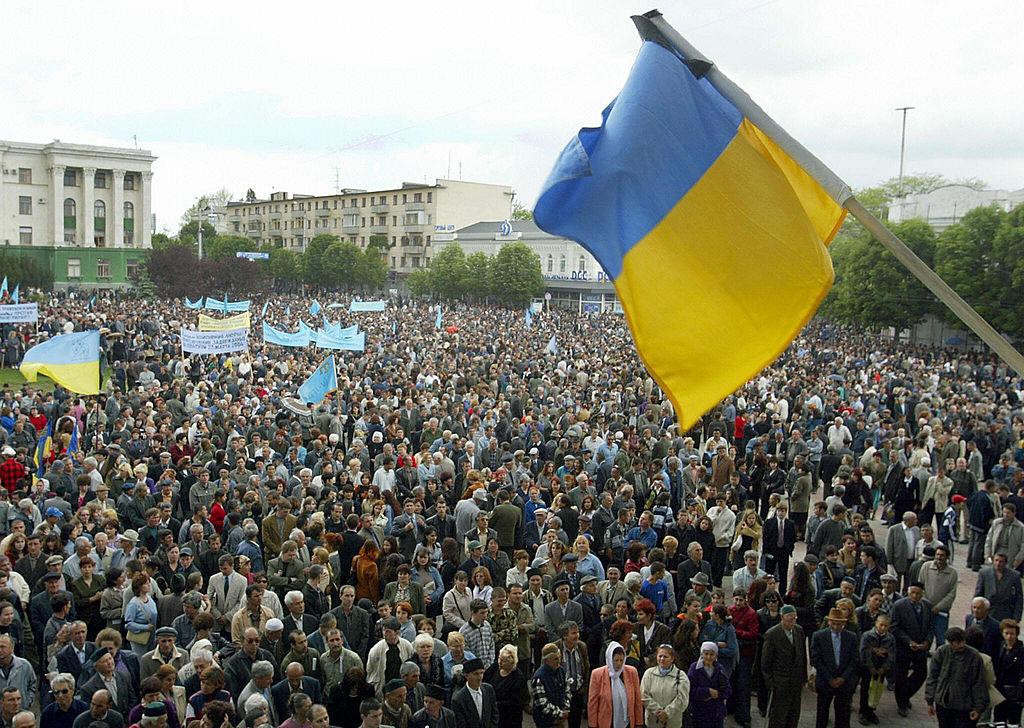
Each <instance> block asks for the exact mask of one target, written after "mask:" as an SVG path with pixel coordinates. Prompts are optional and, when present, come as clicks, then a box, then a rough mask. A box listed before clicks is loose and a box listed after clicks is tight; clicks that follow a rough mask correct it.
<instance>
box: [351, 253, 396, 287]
mask: <svg viewBox="0 0 1024 728" xmlns="http://www.w3.org/2000/svg"><path fill="white" fill-rule="evenodd" d="M387 277H388V264H387V259H386V258H385V257H384V253H382V252H381V250H380V248H379V247H375V246H367V248H366V250H364V251H363V252H362V253H361V254H360V256H359V258H358V259H357V260H356V269H355V276H354V283H355V284H356V285H359V286H362V287H363V288H370V289H374V288H380V287H381V286H383V285H384V281H385V280H386V279H387Z"/></svg>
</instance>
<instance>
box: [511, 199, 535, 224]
mask: <svg viewBox="0 0 1024 728" xmlns="http://www.w3.org/2000/svg"><path fill="white" fill-rule="evenodd" d="M512 219H513V220H532V219H533V210H531V209H530V208H529V207H527V206H526V205H524V204H523V203H522V202H520V201H519V200H515V201H514V202H513V203H512Z"/></svg>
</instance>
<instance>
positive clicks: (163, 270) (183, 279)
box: [146, 243, 209, 298]
mask: <svg viewBox="0 0 1024 728" xmlns="http://www.w3.org/2000/svg"><path fill="white" fill-rule="evenodd" d="M146 268H147V272H148V275H149V277H150V279H151V280H152V281H153V283H154V284H156V288H157V291H159V293H160V295H161V296H162V297H165V298H180V297H182V296H193V297H194V296H196V295H197V294H199V293H202V292H204V291H206V290H209V289H208V288H207V286H208V282H207V280H206V278H205V276H203V275H202V273H201V271H200V267H199V258H198V257H197V256H196V251H195V249H193V248H192V247H190V246H188V245H182V244H180V243H178V244H175V245H169V246H167V247H165V248H162V249H159V250H158V249H153V250H151V251H150V253H149V259H148V261H147V264H146Z"/></svg>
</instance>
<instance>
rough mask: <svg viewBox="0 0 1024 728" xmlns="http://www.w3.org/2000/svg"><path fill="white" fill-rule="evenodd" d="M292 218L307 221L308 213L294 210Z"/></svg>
mask: <svg viewBox="0 0 1024 728" xmlns="http://www.w3.org/2000/svg"><path fill="white" fill-rule="evenodd" d="M292 218H300V219H302V220H305V219H306V211H305V210H292Z"/></svg>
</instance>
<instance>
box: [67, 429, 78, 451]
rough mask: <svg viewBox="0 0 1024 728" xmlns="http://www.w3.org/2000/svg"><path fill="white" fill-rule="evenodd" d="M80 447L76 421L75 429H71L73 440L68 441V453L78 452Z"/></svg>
mask: <svg viewBox="0 0 1024 728" xmlns="http://www.w3.org/2000/svg"><path fill="white" fill-rule="evenodd" d="M78 447H79V445H78V424H77V423H75V429H74V430H72V431H71V441H70V442H68V455H73V454H75V453H76V452H78Z"/></svg>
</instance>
